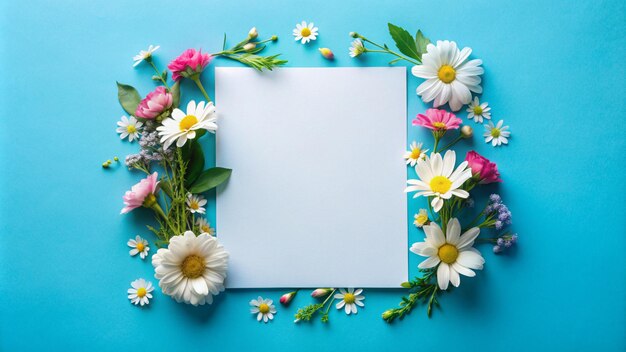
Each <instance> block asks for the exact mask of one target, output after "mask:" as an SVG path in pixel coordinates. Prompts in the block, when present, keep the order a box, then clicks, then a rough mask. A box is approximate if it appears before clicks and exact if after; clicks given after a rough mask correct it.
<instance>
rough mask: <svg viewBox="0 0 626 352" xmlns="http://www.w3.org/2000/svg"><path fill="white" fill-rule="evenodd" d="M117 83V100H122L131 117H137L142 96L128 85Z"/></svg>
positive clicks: (121, 102)
mask: <svg viewBox="0 0 626 352" xmlns="http://www.w3.org/2000/svg"><path fill="white" fill-rule="evenodd" d="M115 83H117V98H118V99H119V100H120V104H121V105H122V108H124V110H125V111H126V112H127V113H129V114H130V115H135V110H137V105H139V102H141V96H140V95H139V92H137V89H135V88H133V87H132V86H129V85H127V84H122V83H119V82H115Z"/></svg>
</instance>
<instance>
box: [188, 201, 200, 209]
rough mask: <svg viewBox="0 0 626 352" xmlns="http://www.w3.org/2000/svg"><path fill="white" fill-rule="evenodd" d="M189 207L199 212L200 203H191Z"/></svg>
mask: <svg viewBox="0 0 626 352" xmlns="http://www.w3.org/2000/svg"><path fill="white" fill-rule="evenodd" d="M189 207H190V208H191V209H193V210H198V208H199V207H200V206H199V205H198V202H194V201H192V202H191V203H189Z"/></svg>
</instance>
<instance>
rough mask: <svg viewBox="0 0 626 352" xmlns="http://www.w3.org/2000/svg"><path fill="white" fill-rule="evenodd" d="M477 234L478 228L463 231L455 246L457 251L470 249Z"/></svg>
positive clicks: (478, 232)
mask: <svg viewBox="0 0 626 352" xmlns="http://www.w3.org/2000/svg"><path fill="white" fill-rule="evenodd" d="M479 234H480V229H479V228H478V227H472V228H471V229H469V230H467V231H465V232H464V233H463V235H462V236H461V238H460V240H459V243H458V244H457V247H458V248H459V250H462V249H465V247H471V246H472V245H473V244H474V240H475V239H476V237H478V235H479Z"/></svg>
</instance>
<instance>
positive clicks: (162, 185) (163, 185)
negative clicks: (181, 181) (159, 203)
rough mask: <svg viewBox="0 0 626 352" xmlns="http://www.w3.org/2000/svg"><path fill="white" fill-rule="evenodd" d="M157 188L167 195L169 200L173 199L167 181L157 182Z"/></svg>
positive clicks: (170, 186) (170, 187)
mask: <svg viewBox="0 0 626 352" xmlns="http://www.w3.org/2000/svg"><path fill="white" fill-rule="evenodd" d="M159 188H160V189H161V190H162V191H163V192H165V194H167V195H168V197H170V198H174V197H173V196H172V185H170V183H169V181H166V180H164V179H161V181H160V182H159Z"/></svg>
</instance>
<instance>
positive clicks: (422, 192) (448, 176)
mask: <svg viewBox="0 0 626 352" xmlns="http://www.w3.org/2000/svg"><path fill="white" fill-rule="evenodd" d="M455 163H456V153H455V152H454V151H453V150H448V151H447V152H446V154H445V155H444V157H443V159H442V158H441V154H439V153H432V154H431V155H430V157H428V156H426V158H425V159H424V160H419V161H418V162H417V165H416V166H415V171H416V172H417V175H418V176H419V178H420V179H419V180H415V179H411V180H408V181H407V183H408V184H409V186H408V187H406V188H405V190H404V191H405V192H417V193H415V194H414V195H413V198H417V197H419V196H425V197H433V199H432V201H431V203H430V205H431V206H432V207H433V210H434V211H435V212H439V210H441V208H442V207H443V202H444V200H448V199H450V198H452V196H456V197H459V198H467V197H468V196H469V193H468V192H467V191H465V190H463V189H461V186H462V185H463V183H464V182H465V181H467V180H469V179H470V178H471V177H472V169H470V168H468V167H467V161H463V162H462V163H461V164H459V166H458V167H457V168H456V169H455V168H454V165H455Z"/></svg>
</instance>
